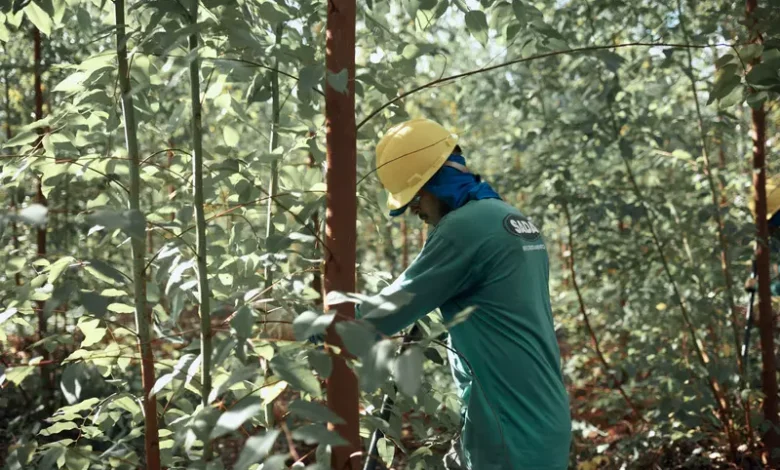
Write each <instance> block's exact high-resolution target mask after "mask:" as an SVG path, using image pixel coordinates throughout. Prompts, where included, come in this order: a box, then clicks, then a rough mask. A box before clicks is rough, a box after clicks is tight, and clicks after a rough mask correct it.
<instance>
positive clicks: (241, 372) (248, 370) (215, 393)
mask: <svg viewBox="0 0 780 470" xmlns="http://www.w3.org/2000/svg"><path fill="white" fill-rule="evenodd" d="M258 374H259V372H258V369H257V366H254V365H249V366H244V367H240V368H238V369H236V370H233V371H232V372H231V373H230V377H228V379H227V380H226V381H224V382H222V383H220V384H219V385H218V386H216V387H214V388H213V389H212V390H211V394H210V395H209V403H213V402H214V401H215V400H216V399H217V397H219V395H220V394H221V393H223V392H224V391H225V390H227V389H229V388H230V387H232V386H233V385H235V384H237V383H239V382H242V381H244V380H251V379H253V378H255V377H257V375H258Z"/></svg>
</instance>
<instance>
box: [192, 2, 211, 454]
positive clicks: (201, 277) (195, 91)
mask: <svg viewBox="0 0 780 470" xmlns="http://www.w3.org/2000/svg"><path fill="white" fill-rule="evenodd" d="M198 5H199V3H198V0H192V4H191V6H190V22H191V24H192V26H193V32H192V33H191V34H190V36H189V46H190V54H191V58H190V107H191V109H192V192H193V204H194V209H195V226H196V235H195V238H196V241H195V244H196V248H195V250H196V256H197V258H198V260H197V266H198V269H197V273H198V312H199V313H200V354H201V391H200V393H201V403H202V405H203V407H204V408H205V407H207V406H208V403H209V401H208V400H209V395H210V394H211V350H212V347H211V310H210V306H209V303H210V302H209V300H210V299H209V296H210V295H211V291H210V290H209V275H208V262H207V259H206V256H207V250H206V215H205V212H204V208H203V206H204V198H203V125H202V123H201V119H202V116H201V105H200V60H199V59H198V32H197V31H196V30H195V29H194V27H195V26H196V25H197V24H198ZM203 457H204V460H206V461H208V460H210V459H211V446H210V445H209V444H208V443H204V447H203Z"/></svg>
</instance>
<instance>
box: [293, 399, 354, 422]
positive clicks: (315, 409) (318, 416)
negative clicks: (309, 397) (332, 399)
mask: <svg viewBox="0 0 780 470" xmlns="http://www.w3.org/2000/svg"><path fill="white" fill-rule="evenodd" d="M287 409H288V410H289V411H290V413H292V414H294V415H296V416H299V417H301V418H305V419H308V420H309V421H314V422H315V423H333V424H343V423H345V421H344V420H343V419H342V418H341V417H340V416H339V415H337V414H336V413H334V412H333V411H332V410H331V409H330V408H328V407H327V406H324V405H321V404H319V403H316V402H313V401H305V400H296V401H294V402H292V403H290V405H289V406H288V408H287Z"/></svg>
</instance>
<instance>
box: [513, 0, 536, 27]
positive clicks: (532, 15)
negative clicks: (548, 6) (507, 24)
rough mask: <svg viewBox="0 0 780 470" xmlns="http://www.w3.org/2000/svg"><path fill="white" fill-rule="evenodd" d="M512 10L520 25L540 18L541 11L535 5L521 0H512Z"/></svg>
mask: <svg viewBox="0 0 780 470" xmlns="http://www.w3.org/2000/svg"><path fill="white" fill-rule="evenodd" d="M512 10H513V11H514V12H515V17H516V18H517V20H518V21H519V22H520V24H521V25H527V24H529V23H531V22H533V20H534V19H541V18H542V12H541V11H539V9H537V8H536V7H535V6H533V5H529V4H527V3H525V2H524V1H523V0H512Z"/></svg>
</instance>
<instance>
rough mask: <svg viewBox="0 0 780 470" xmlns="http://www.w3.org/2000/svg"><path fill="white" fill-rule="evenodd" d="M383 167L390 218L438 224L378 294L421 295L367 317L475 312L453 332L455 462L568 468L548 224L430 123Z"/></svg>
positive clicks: (399, 129) (414, 131) (389, 328)
mask: <svg viewBox="0 0 780 470" xmlns="http://www.w3.org/2000/svg"><path fill="white" fill-rule="evenodd" d="M376 166H377V173H378V176H379V179H380V181H381V183H382V185H383V186H384V188H385V189H386V190H387V192H388V193H389V195H388V202H387V205H388V207H389V209H390V215H391V216H400V215H402V214H403V213H405V212H406V211H407V210H408V211H410V212H411V213H412V214H414V215H416V216H418V217H419V218H420V219H421V220H422V221H423V222H425V223H427V224H429V225H430V226H431V227H432V229H431V230H430V232H429V234H428V238H427V240H426V242H425V245H424V246H423V249H422V251H421V252H420V254H419V255H418V256H417V258H416V259H415V260H414V261H413V262H412V264H411V265H410V266H409V268H408V269H407V270H406V271H405V272H404V273H403V274H401V275H400V277H399V278H398V279H397V280H396V281H395V282H393V283H392V284H391V285H390V286H388V287H386V288H385V289H383V290H382V291H381V292H380V293H379V294H378V297H376V299H377V300H380V299H382V298H388V297H392V296H393V295H394V294H398V293H399V292H401V293H405V294H411V296H410V297H411V298H410V299H409V300H408V301H407V302H406V303H403V304H401V305H399V306H397V307H396V308H395V310H393V311H391V312H390V313H388V312H383V313H382V314H375V313H374V312H371V313H366V314H365V315H363V316H362V317H361V320H360V321H362V322H367V324H368V325H369V326H370V327H372V328H375V329H376V330H377V333H378V334H381V335H386V336H390V335H394V334H396V333H398V332H399V331H401V330H402V329H404V328H406V327H407V326H409V325H412V324H413V323H414V322H415V321H417V320H418V319H420V318H422V317H424V316H425V315H427V314H428V313H430V312H432V311H434V310H435V309H436V308H439V309H440V311H441V315H442V317H443V320H444V322H445V323H447V324H449V323H452V322H453V320H454V319H455V317H456V316H457V315H458V314H460V313H462V312H464V311H467V310H468V309H472V310H471V313H470V315H468V316H467V317H466V319H465V320H463V321H459V322H457V324H455V325H454V326H452V327H451V328H450V331H449V346H450V348H451V351H450V353H449V359H450V365H451V371H452V375H453V378H454V380H455V383H456V386H457V389H458V392H459V396H460V398H461V400H462V409H461V417H462V433H461V436H460V438H459V440H457V441H456V442H454V443H453V445H452V448H451V450H450V452H449V453H448V454H447V455H446V456H445V458H444V460H445V462H444V465H445V467H446V468H449V469H468V470H499V469H501V470H563V469H566V468H568V463H569V448H570V445H571V434H572V433H571V415H570V412H569V398H568V395H567V392H566V388H565V386H564V380H563V375H562V372H561V363H560V351H559V349H558V344H557V341H556V336H555V330H554V324H553V318H552V310H551V307H550V296H549V289H548V280H549V260H548V254H547V250H546V248H545V244H544V241H543V239H542V236H541V233H540V232H539V229H538V228H537V226H536V225H535V224H534V223H533V222H532V221H531V220H530V219H529V218H528V217H526V216H525V215H523V213H521V212H520V211H519V210H517V209H515V208H514V207H512V206H510V205H509V204H507V203H505V202H504V201H503V200H501V198H500V197H499V195H498V194H497V193H496V192H495V191H494V190H493V189H492V188H491V187H490V185H489V184H487V183H485V182H482V181H481V180H480V177H479V176H478V175H475V174H474V173H472V172H471V171H470V170H469V169H468V167H467V166H466V160H465V157H464V156H463V155H462V151H461V149H460V147H459V146H458V137H457V136H456V135H455V134H452V133H450V132H448V131H447V130H446V129H445V128H444V127H442V126H441V125H439V124H437V123H436V122H433V121H431V120H428V119H414V120H411V121H407V122H404V123H402V124H399V125H397V126H395V127H393V128H391V129H390V130H388V131H387V133H386V134H385V136H384V137H383V138H382V139H381V141H380V142H379V144H378V145H377V148H376ZM459 318H460V317H459Z"/></svg>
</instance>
